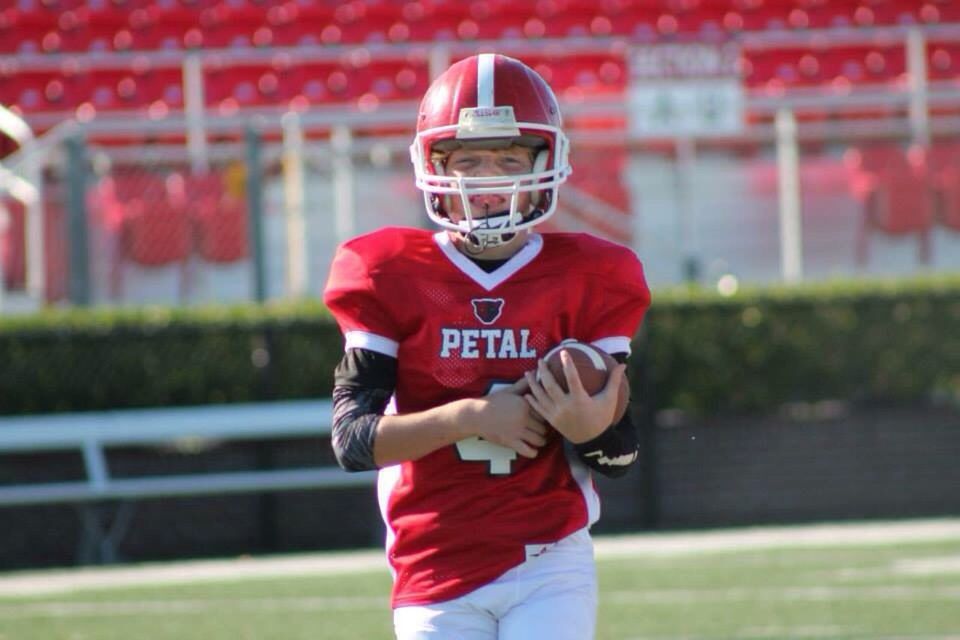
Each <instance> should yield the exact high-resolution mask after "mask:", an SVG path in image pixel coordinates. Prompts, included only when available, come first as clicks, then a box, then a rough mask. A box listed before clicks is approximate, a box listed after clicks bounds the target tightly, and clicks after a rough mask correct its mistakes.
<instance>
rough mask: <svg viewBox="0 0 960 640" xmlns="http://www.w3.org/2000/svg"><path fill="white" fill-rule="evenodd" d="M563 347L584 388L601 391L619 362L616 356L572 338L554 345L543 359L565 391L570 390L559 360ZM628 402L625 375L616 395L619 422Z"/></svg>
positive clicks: (615, 416) (590, 390) (615, 417)
mask: <svg viewBox="0 0 960 640" xmlns="http://www.w3.org/2000/svg"><path fill="white" fill-rule="evenodd" d="M563 350H566V351H567V352H568V353H569V354H570V356H571V357H572V358H573V364H574V366H576V368H577V373H578V374H579V375H580V382H581V383H582V384H583V388H584V390H585V391H586V392H587V393H588V394H590V395H595V394H597V393H599V392H600V391H601V390H602V389H603V387H604V385H606V384H607V377H608V376H609V375H610V373H609V372H610V369H611V368H612V367H614V366H616V364H617V361H616V360H615V359H614V358H613V356H611V355H610V354H609V353H607V352H606V351H604V350H602V349H598V348H597V347H595V346H593V345H591V344H588V343H586V342H580V341H578V340H573V339H568V340H564V341H563V342H561V343H560V344H558V345H557V346H555V347H554V348H553V349H551V350H550V351H548V352H547V353H546V355H544V356H543V360H544V362H545V363H546V365H547V368H548V369H550V373H552V374H553V377H554V378H556V379H557V382H558V383H559V384H560V386H561V387H562V388H563V390H564V391H567V377H566V375H564V373H563V362H562V361H561V360H560V352H561V351H563ZM629 402H630V385H629V384H628V383H627V378H626V376H624V378H623V384H621V385H620V392H619V393H618V394H617V409H616V411H615V412H614V418H613V421H614V422H619V421H620V419H621V418H623V414H624V413H626V411H627V405H628V404H629Z"/></svg>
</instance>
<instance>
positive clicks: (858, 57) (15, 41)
mask: <svg viewBox="0 0 960 640" xmlns="http://www.w3.org/2000/svg"><path fill="white" fill-rule="evenodd" d="M911 30H919V32H920V33H921V34H922V37H923V39H924V44H923V51H922V58H923V59H922V67H923V68H924V70H925V73H926V77H925V85H926V89H925V90H926V95H927V109H928V114H929V117H930V118H931V121H932V124H931V132H932V135H934V136H935V139H933V140H932V142H933V146H932V147H931V148H930V152H929V153H930V156H931V158H933V156H936V155H938V154H939V155H941V156H942V155H944V153H947V152H944V151H940V150H939V149H940V148H941V147H944V148H950V147H951V146H952V145H953V142H952V141H953V140H954V139H955V138H956V135H957V134H958V133H960V128H958V127H957V126H956V122H957V120H958V119H960V87H958V78H960V6H958V5H957V3H956V2H951V1H950V0H924V1H917V0H842V1H830V2H827V1H826V0H788V1H774V0H721V1H717V2H712V1H710V2H708V1H706V0H604V1H602V2H587V1H585V0H543V1H541V2H537V3H533V4H524V3H515V2H508V1H506V0H473V1H470V2H452V1H448V0H409V1H400V0H364V1H359V0H354V1H351V2H331V1H327V0H296V1H293V0H291V1H288V2H282V3H267V2H256V1H254V0H165V1H162V2H146V1H139V0H63V1H59V0H18V2H16V3H12V4H10V6H7V7H5V8H3V9H2V10H0V104H4V105H6V106H8V107H9V108H11V110H12V111H13V112H14V113H18V114H20V115H22V116H23V117H25V118H26V119H27V120H28V121H29V122H30V123H31V126H33V127H34V129H35V130H36V131H37V132H38V133H43V132H44V131H47V130H49V129H50V128H51V127H53V126H55V125H56V124H58V123H60V122H62V121H64V120H65V119H70V118H76V119H78V120H79V121H81V122H83V123H84V127H85V134H86V138H87V140H88V141H89V142H90V143H91V144H94V145H99V146H100V147H101V148H102V149H103V150H104V151H105V153H107V154H108V155H110V157H111V158H114V159H120V158H122V160H117V161H116V163H115V164H116V166H117V167H118V170H117V171H113V172H111V174H110V175H109V176H107V179H105V180H102V181H100V182H98V183H97V184H96V185H95V186H94V188H93V189H92V191H91V198H93V199H94V200H93V202H96V203H97V204H98V207H97V213H96V215H97V223H98V224H99V225H100V226H99V227H98V229H99V230H98V232H97V233H98V237H102V238H106V240H105V242H106V243H107V244H109V245H110V246H111V247H113V248H112V249H111V250H110V253H111V257H110V260H109V262H110V266H109V268H108V269H107V270H108V271H109V272H110V274H111V276H110V283H111V284H110V287H109V289H110V295H109V296H108V298H109V299H111V300H122V299H123V297H124V293H125V291H129V287H127V286H126V285H125V284H124V278H123V274H124V272H125V269H124V265H134V266H142V267H146V268H154V267H163V268H165V269H167V270H168V271H170V272H171V273H176V275H175V276H173V277H174V278H175V279H176V280H177V281H178V282H179V284H178V285H177V288H178V289H179V290H180V291H185V290H187V289H189V286H190V279H191V277H192V276H191V274H190V261H191V260H193V259H198V260H200V261H201V262H202V263H203V264H212V265H230V264H235V263H239V262H242V261H244V260H246V259H248V258H249V251H248V249H247V248H246V243H247V240H248V237H249V235H248V230H247V228H246V225H247V222H246V215H247V204H246V203H245V202H244V201H243V200H242V197H239V195H238V193H233V194H230V195H224V193H225V192H224V189H223V181H224V175H225V173H226V172H227V171H228V162H227V161H225V160H223V159H222V158H221V161H219V162H213V163H212V164H211V166H210V167H209V173H206V172H204V171H200V172H197V171H195V170H194V169H192V168H191V167H190V166H189V163H188V162H187V161H186V160H185V159H183V160H181V161H180V162H179V163H178V162H166V161H159V160H157V161H152V162H153V165H154V166H151V167H150V168H149V170H147V171H145V172H144V175H141V176H139V177H138V176H135V175H133V174H134V173H136V172H133V173H130V174H128V175H124V174H123V172H122V171H121V170H119V167H121V166H122V165H123V164H124V163H128V164H130V165H133V166H135V167H136V166H137V163H139V162H141V161H142V157H141V156H144V155H148V154H146V153H141V149H143V150H144V151H146V150H148V149H154V148H156V149H157V150H158V152H160V151H163V150H164V149H165V148H171V147H178V148H180V149H181V155H183V153H182V149H184V148H185V147H186V133H185V130H186V128H187V126H188V124H187V123H188V119H189V116H188V114H189V111H190V104H189V103H190V102H191V100H193V101H198V100H202V102H199V103H197V104H195V105H194V106H195V107H199V109H200V110H202V111H203V112H204V114H205V117H206V119H207V123H206V124H207V126H209V127H211V128H210V137H211V140H220V141H227V142H232V143H239V141H240V136H239V134H238V129H237V127H238V126H240V124H242V123H243V122H245V120H246V119H248V118H249V117H251V116H252V115H254V114H261V115H263V116H265V117H266V118H267V122H272V123H273V124H272V125H271V127H272V129H270V130H267V131H264V136H265V139H267V140H268V141H272V142H273V143H276V142H278V141H279V136H280V134H279V130H278V126H277V123H278V122H279V118H280V116H281V115H282V114H284V113H286V112H289V111H293V112H296V113H300V114H301V115H302V116H303V118H304V130H305V133H306V135H307V136H308V138H309V139H310V140H315V141H321V142H327V141H329V140H330V137H331V132H332V130H333V128H334V127H335V126H336V125H337V123H340V122H344V123H348V126H350V127H351V131H352V133H353V134H354V136H355V138H356V140H358V141H361V142H362V141H364V140H367V141H370V144H372V145H376V144H380V141H381V140H383V141H386V140H391V142H389V143H386V142H385V144H390V145H392V147H391V148H392V149H400V150H402V148H403V145H404V144H405V143H406V139H407V138H408V136H409V130H410V122H411V116H412V113H413V109H414V108H415V104H416V102H417V100H418V99H419V97H420V96H421V95H422V93H423V91H424V90H425V89H426V87H427V86H428V84H429V81H430V77H431V75H432V74H433V73H436V67H437V65H439V64H444V65H445V64H446V63H448V62H450V61H453V60H456V59H457V58H459V57H462V56H464V55H468V54H470V53H472V52H473V51H476V50H478V49H484V50H490V49H492V48H496V49H497V50H500V51H503V52H504V53H508V54H511V55H515V56H517V57H519V58H521V59H523V60H525V61H526V62H528V63H529V64H530V65H531V66H532V67H534V68H535V69H536V70H537V71H538V72H539V73H541V74H542V75H543V76H544V78H546V79H547V81H548V82H550V83H551V85H552V86H553V87H554V88H555V90H556V92H557V94H558V96H559V97H560V99H561V102H562V103H563V105H564V110H565V113H566V115H567V122H568V126H569V128H570V129H571V131H572V132H573V134H574V135H575V136H577V134H580V135H579V141H580V142H579V145H580V146H582V147H584V148H582V149H576V148H575V153H576V154H577V155H579V156H580V157H581V158H583V157H588V158H589V162H579V161H578V164H577V167H578V168H577V170H576V171H575V173H574V176H573V178H572V181H571V183H570V188H569V189H568V191H569V195H570V197H569V198H565V199H564V200H563V201H562V203H561V206H562V210H561V215H560V216H558V221H557V223H556V224H555V225H554V227H555V228H557V227H558V225H559V226H560V227H562V228H571V229H573V228H577V229H587V230H591V231H594V232H597V233H600V234H601V235H605V236H607V237H611V238H614V239H617V240H619V241H622V242H627V243H629V242H631V240H632V238H634V237H636V236H637V234H638V231H637V229H636V226H637V225H636V224H635V222H631V217H632V215H633V214H634V213H635V211H632V208H635V207H636V204H635V202H632V197H633V196H631V188H630V186H629V185H628V184H627V180H626V179H625V178H624V176H625V171H627V163H626V162H625V160H624V154H625V153H628V152H629V151H628V150H627V149H626V148H623V141H624V138H625V136H624V130H625V129H626V128H627V126H628V125H627V120H628V117H627V114H626V108H627V107H625V106H624V105H625V104H626V103H627V101H628V94H629V91H630V87H631V82H632V81H631V73H632V72H633V71H632V69H631V57H630V56H631V51H632V50H633V48H635V47H638V46H644V45H650V44H656V43H687V42H733V43H736V45H737V46H738V47H739V53H738V56H739V59H738V66H739V72H740V75H741V78H742V84H743V87H744V91H745V97H746V105H745V106H746V113H745V119H746V122H747V125H748V128H747V130H746V131H745V134H744V135H743V136H742V138H741V139H729V138H728V139H719V140H716V141H705V142H704V144H707V145H719V146H720V147H721V148H725V149H730V150H731V152H732V153H743V152H744V151H745V149H744V147H746V152H747V153H756V148H757V145H762V144H765V143H768V142H769V140H770V139H771V138H772V135H773V134H772V131H773V121H774V117H775V114H776V112H777V110H778V109H779V108H781V107H784V106H786V107H789V108H790V109H791V110H792V111H793V113H794V114H795V116H796V118H797V120H798V121H799V122H800V123H801V124H803V125H804V127H805V129H804V131H805V132H806V133H805V134H804V135H807V136H808V137H810V138H812V139H815V140H816V141H817V142H818V143H822V144H829V143H830V142H831V141H833V140H836V139H838V137H840V136H848V134H845V133H843V132H844V131H854V130H856V131H864V132H865V133H864V134H862V135H863V137H864V140H854V139H852V138H848V139H847V140H846V141H847V142H848V143H849V144H850V146H851V149H852V150H854V151H855V150H856V149H858V148H859V147H861V146H866V147H871V146H875V145H874V143H875V142H880V143H886V144H888V146H889V145H891V144H892V145H893V146H898V147H900V150H901V152H902V153H906V149H907V147H908V146H909V143H910V141H909V140H908V137H909V135H910V131H911V126H912V125H911V124H910V123H911V122H912V120H913V119H915V118H916V115H915V114H914V113H913V112H912V111H911V109H912V108H913V107H912V104H911V99H912V98H911V90H912V89H911V87H912V85H911V79H910V66H911V62H910V52H909V46H910V45H909V42H908V39H909V38H908V36H909V34H910V32H911ZM188 59H193V60H196V61H197V62H198V63H199V67H200V79H201V83H200V84H201V87H202V95H200V94H197V95H191V91H190V88H189V87H188V83H187V82H186V80H185V72H186V61H187V60H188ZM913 64H918V63H917V62H916V61H914V63H913ZM143 123H148V124H149V125H150V126H149V127H146V129H148V130H149V131H150V133H149V135H148V136H147V135H145V134H144V133H143V129H144V128H145V127H144V125H143ZM218 127H219V128H218ZM231 127H232V128H231ZM858 127H859V128H858ZM857 135H858V136H859V135H861V134H857ZM765 141H766V142H765ZM631 144H632V145H633V146H634V147H636V143H635V142H629V143H628V146H629V145H631ZM667 144H668V145H669V144H670V143H669V141H667ZM617 145H620V147H617ZM598 146H599V147H601V148H603V149H604V150H603V151H602V152H599V153H594V152H593V151H592V149H595V148H597V147H598ZM651 148H653V147H651ZM751 149H752V150H751ZM401 153H402V151H401ZM672 154H673V151H669V150H668V152H667V154H666V155H667V157H672ZM398 155H399V154H398ZM151 157H152V156H151ZM934 165H937V162H936V161H934V160H932V159H931V165H930V171H929V175H927V174H926V173H924V175H915V176H914V177H913V182H910V183H909V184H905V185H903V189H906V191H903V189H901V192H906V193H914V192H916V190H918V189H919V190H922V191H924V192H927V191H929V194H928V195H929V197H927V196H924V198H921V200H923V201H929V203H930V205H929V207H926V206H925V207H921V208H920V209H921V210H922V211H916V210H911V209H908V208H906V205H905V204H904V205H899V204H896V203H894V202H893V201H892V200H889V199H887V200H884V198H882V197H880V196H878V195H874V196H869V197H868V196H867V195H865V192H864V191H863V189H862V188H861V187H862V185H864V184H867V183H869V182H870V180H871V178H870V175H868V174H870V173H871V172H873V171H874V169H872V168H870V167H868V166H866V165H864V166H860V167H856V168H851V167H850V166H849V165H846V164H844V163H843V162H842V161H841V159H840V158H839V156H838V157H836V158H835V166H836V168H837V170H841V171H847V170H850V171H853V174H855V175H853V174H852V175H853V178H852V179H853V183H852V186H851V192H850V197H851V198H852V199H853V201H855V202H856V205H857V206H858V207H859V208H860V209H861V211H862V214H861V216H860V217H861V219H862V221H863V224H862V232H861V233H860V235H859V236H858V238H859V239H858V241H857V247H858V248H857V249H856V253H857V258H858V262H857V263H858V264H867V263H868V262H869V261H868V260H867V257H866V251H865V250H864V249H863V247H864V246H865V243H866V242H867V241H866V240H864V238H868V237H869V235H870V234H871V233H873V232H875V231H876V232H881V233H883V234H885V235H888V236H891V237H898V236H900V235H903V234H910V235H912V234H914V233H916V234H919V235H920V236H921V237H922V236H925V235H926V234H927V233H928V232H929V231H930V230H934V229H938V228H940V229H954V228H956V226H957V223H956V220H958V219H960V213H958V212H957V211H956V209H957V205H956V201H957V198H956V197H955V195H954V194H953V191H952V190H951V189H952V184H951V182H950V181H949V178H948V174H947V173H945V171H946V169H945V168H943V167H942V166H940V165H937V166H938V168H934ZM941 165H942V163H941ZM925 166H926V165H925ZM141 169H142V167H141ZM759 170H760V171H761V172H762V171H766V169H765V168H763V167H761V168H760V169H759ZM926 171H927V169H926V168H923V169H921V172H926ZM611 175H612V176H614V181H613V182H611V181H610V180H607V179H606V178H605V176H611ZM876 177H877V176H876V175H874V176H873V179H875V178H876ZM131 180H132V181H133V182H130V181H131ZM137 180H147V181H150V182H151V185H152V186H151V191H150V193H156V194H159V196H158V197H154V196H152V195H147V192H146V191H141V190H140V188H139V187H137V186H135V185H136V181H137ZM904 180H908V179H907V178H904ZM125 182H130V185H131V187H132V188H131V189H128V193H127V194H126V195H124V193H123V192H124V189H125V186H124V184H125ZM854 183H855V184H854ZM857 185H860V186H857ZM908 187H909V188H908ZM238 191H239V193H242V189H240V190H238ZM876 193H879V192H876ZM878 198H880V199H879V200H878ZM903 200H904V202H906V201H908V200H909V198H904V199H903ZM877 202H880V203H881V204H880V205H878V204H876V203H877ZM184 203H189V204H190V206H189V207H185V206H184ZM883 203H886V204H883ZM888 205H889V206H888ZM878 206H881V207H882V208H884V207H885V208H890V212H888V213H883V214H878V213H876V212H875V209H876V208H877V207H878ZM51 207H53V208H54V210H53V211H48V212H47V213H46V214H45V215H46V216H47V217H49V218H51V219H54V220H55V219H58V216H59V217H61V218H62V215H63V214H62V209H63V203H62V202H61V203H60V210H59V211H58V210H56V207H55V203H52V202H51ZM9 208H10V218H11V222H10V223H9V224H8V225H7V226H8V231H7V233H6V234H5V238H4V241H3V242H4V246H5V249H4V257H3V260H4V266H5V268H4V279H5V281H6V283H7V286H8V288H12V289H16V288H18V287H22V286H23V283H24V281H25V275H24V271H25V267H24V255H25V249H24V246H23V244H24V241H23V233H22V232H21V231H22V228H23V224H22V217H23V211H22V208H18V207H17V206H15V205H12V206H10V207H9ZM54 224H56V223H54ZM47 236H49V237H48V238H47V239H46V240H45V242H46V243H47V245H50V244H51V243H57V242H59V243H60V245H62V244H63V240H62V238H58V237H56V235H55V234H53V235H51V234H50V233H47ZM921 244H923V242H921ZM60 245H58V246H60ZM917 255H918V257H919V259H920V263H925V262H926V261H927V257H928V256H929V252H928V251H927V250H921V251H919V252H918V254H917ZM47 260H48V261H51V260H52V261H53V262H54V264H52V265H49V266H48V268H47V271H48V273H47V274H46V276H45V277H46V279H47V280H48V281H49V282H51V284H48V292H47V299H48V300H56V299H59V297H62V296H63V295H64V292H65V287H64V286H62V285H59V284H57V283H59V282H62V281H63V280H64V277H65V276H64V274H63V272H64V269H65V264H64V260H63V259H59V260H58V259H53V258H47Z"/></svg>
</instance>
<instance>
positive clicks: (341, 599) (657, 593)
mask: <svg viewBox="0 0 960 640" xmlns="http://www.w3.org/2000/svg"><path fill="white" fill-rule="evenodd" d="M958 598H960V587H953V588H951V587H922V586H915V587H882V586H881V587H869V586H867V587H775V586H764V587H756V588H743V589H650V590H636V591H626V590H620V591H613V592H610V593H605V594H604V601H605V602H607V603H608V604H613V605H627V606H636V605H639V604H648V605H651V604H652V605H682V606H688V605H691V604H703V603H732V602H798V601H805V602H838V601H841V600H843V601H866V602H871V603H878V602H889V601H897V602H909V601H914V600H916V601H923V602H930V601H932V600H943V601H946V602H956V601H957V599H958ZM388 607H389V603H388V599H387V598H386V596H383V597H372V596H310V597H302V596H291V597H279V598H194V597H191V598H184V599H174V598H169V599H163V600H157V599H150V600H121V601H96V602H59V601H45V602H28V603H8V604H3V603H0V620H5V619H8V620H9V619H25V618H38V617H44V618H73V617H105V616H143V615H156V616H164V615H169V614H186V615H190V614H196V615H207V614H229V613H230V612H235V611H245V612H254V611H262V612H274V613H276V612H283V611H383V610H385V609H387V608H388Z"/></svg>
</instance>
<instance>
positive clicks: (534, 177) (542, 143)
mask: <svg viewBox="0 0 960 640" xmlns="http://www.w3.org/2000/svg"><path fill="white" fill-rule="evenodd" d="M561 126H562V119H561V116H560V107H559V105H558V104H557V99H556V96H554V95H553V91H552V90H551V89H550V86H549V85H548V84H547V83H546V82H545V81H544V80H543V78H541V77H540V76H539V75H538V74H537V73H536V72H535V71H534V70H533V69H531V68H530V67H528V66H527V65H525V64H523V63H522V62H520V61H519V60H514V59H513V58H508V57H507V56H502V55H498V54H492V53H485V54H480V55H476V56H471V57H469V58H466V59H464V60H461V61H459V62H457V63H456V64H454V65H452V66H451V67H450V68H449V69H447V70H446V71H445V72H444V73H443V74H441V75H440V76H439V77H438V78H437V79H436V80H434V81H433V83H432V84H431V85H430V88H429V89H428V90H427V93H426V95H424V97H423V100H422V101H421V103H420V111H419V114H418V116H417V136H416V138H414V141H413V144H412V145H411V146H410V157H411V160H412V161H413V165H414V169H415V171H416V177H417V187H418V188H419V189H420V190H421V191H423V196H424V198H423V199H424V204H425V206H426V209H427V215H428V216H430V219H431V220H433V221H434V222H436V223H437V224H439V225H440V226H442V227H444V228H445V229H450V230H452V231H457V232H460V233H461V234H462V235H463V236H464V237H467V238H468V239H470V240H471V242H473V243H474V244H476V245H479V246H480V247H481V248H482V247H486V246H495V245H497V244H501V243H503V242H505V241H507V240H509V239H510V238H512V237H513V234H515V233H516V232H517V231H519V230H521V229H526V228H529V227H532V226H534V225H536V224H539V223H541V222H543V221H545V220H547V219H548V218H549V217H550V216H551V215H553V213H554V211H556V208H557V191H558V189H559V187H560V184H561V183H562V182H564V181H565V180H566V179H567V176H569V175H570V173H571V169H570V163H569V158H568V156H569V149H570V143H569V141H568V140H567V136H566V135H564V133H563V131H562V129H561ZM511 144H519V145H522V146H527V147H530V148H532V149H533V151H534V156H533V157H534V162H533V170H532V171H531V172H530V173H525V174H520V175H510V176H489V177H462V176H461V177H458V176H451V175H446V171H445V170H444V160H445V155H446V154H447V153H449V152H450V151H451V150H453V149H455V148H458V147H461V146H473V147H482V148H502V147H506V146H509V145H511ZM522 192H530V193H531V198H530V201H531V203H532V204H531V207H530V209H529V210H527V211H520V210H519V207H518V202H519V197H518V196H519V194H520V193H522ZM489 193H497V194H502V195H507V196H509V200H510V210H509V211H506V212H498V213H496V214H494V215H491V216H488V217H485V218H480V219H475V218H474V216H473V215H472V213H471V210H470V201H469V198H470V196H473V195H478V194H489ZM456 196H459V197H460V198H461V199H462V201H463V211H464V215H465V218H466V219H465V220H463V221H460V222H454V221H453V220H451V219H450V216H449V213H448V211H447V206H446V204H445V203H446V202H449V201H448V200H447V199H448V198H451V197H456Z"/></svg>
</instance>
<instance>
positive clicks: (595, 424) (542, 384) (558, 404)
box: [524, 351, 626, 444]
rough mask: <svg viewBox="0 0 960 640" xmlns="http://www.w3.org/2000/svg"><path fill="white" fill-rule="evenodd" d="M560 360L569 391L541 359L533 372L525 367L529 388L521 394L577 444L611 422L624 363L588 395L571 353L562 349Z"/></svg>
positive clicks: (593, 435) (561, 432)
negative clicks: (592, 394)
mask: <svg viewBox="0 0 960 640" xmlns="http://www.w3.org/2000/svg"><path fill="white" fill-rule="evenodd" d="M560 362H561V363H562V364H563V373H564V375H565V376H566V379H567V388H568V389H569V391H566V392H564V390H563V387H561V386H560V383H559V382H557V379H556V378H555V377H554V376H553V374H552V373H550V368H549V367H547V365H546V363H544V361H543V360H540V361H539V362H538V363H537V370H536V372H533V371H528V372H527V373H526V374H525V376H524V377H525V378H526V380H527V384H528V385H529V387H530V392H529V393H527V394H526V395H524V399H525V400H526V401H527V402H528V403H529V405H530V407H531V408H532V409H533V410H534V411H536V412H537V414H538V415H540V416H542V417H543V418H544V419H545V420H546V421H547V422H549V423H550V424H551V425H553V428H554V429H556V430H557V431H559V432H560V434H561V435H563V437H565V438H566V439H567V440H569V441H570V442H572V443H574V444H580V443H582V442H587V441H589V440H593V439H594V438H596V437H597V436H598V435H600V434H601V433H603V432H604V431H605V430H606V429H607V427H609V426H610V425H611V423H613V415H614V413H615V412H616V409H617V394H618V393H619V390H620V384H621V379H622V378H623V376H624V375H625V370H626V365H624V364H618V365H617V366H616V367H614V368H613V369H612V370H611V371H610V376H609V377H608V378H607V384H606V385H605V386H604V387H603V389H602V390H601V391H600V392H599V393H597V394H596V395H594V396H590V395H588V394H587V392H586V390H585V389H584V388H583V383H581V382H580V375H579V374H578V373H577V367H576V366H575V365H574V364H573V359H572V358H571V357H570V354H569V353H567V352H566V351H561V352H560ZM538 374H539V379H538V377H537V376H538Z"/></svg>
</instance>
